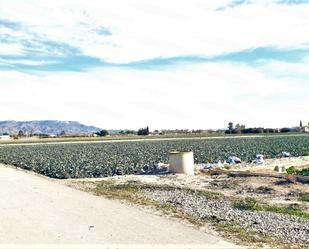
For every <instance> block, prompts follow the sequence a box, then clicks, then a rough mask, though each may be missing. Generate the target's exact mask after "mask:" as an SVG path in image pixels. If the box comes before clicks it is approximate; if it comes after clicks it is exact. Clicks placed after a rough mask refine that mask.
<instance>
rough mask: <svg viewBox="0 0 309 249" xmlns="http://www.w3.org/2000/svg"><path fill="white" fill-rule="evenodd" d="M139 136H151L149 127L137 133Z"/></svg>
mask: <svg viewBox="0 0 309 249" xmlns="http://www.w3.org/2000/svg"><path fill="white" fill-rule="evenodd" d="M137 135H139V136H148V135H149V127H148V126H147V127H146V128H141V129H139V130H138V131H137Z"/></svg>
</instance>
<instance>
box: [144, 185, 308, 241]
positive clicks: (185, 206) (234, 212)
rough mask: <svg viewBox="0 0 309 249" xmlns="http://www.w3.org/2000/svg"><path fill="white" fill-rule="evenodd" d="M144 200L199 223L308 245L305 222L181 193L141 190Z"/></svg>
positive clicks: (169, 190)
mask: <svg viewBox="0 0 309 249" xmlns="http://www.w3.org/2000/svg"><path fill="white" fill-rule="evenodd" d="M142 191H143V193H144V194H146V196H147V197H149V198H151V199H153V200H155V201H159V202H160V203H170V204H174V205H176V206H177V207H178V208H181V209H182V210H184V211H185V212H187V213H189V214H191V215H193V216H195V217H198V218H200V219H207V218H208V219H209V218H211V219H216V220H217V221H218V222H219V223H221V224H230V225H238V226H240V227H241V228H244V229H245V230H247V231H255V232H259V233H263V234H266V235H269V236H273V237H277V238H278V239H281V240H284V241H287V242H293V243H300V244H309V222H308V221H307V220H304V219H301V218H298V217H294V216H288V215H282V214H277V213H272V212H251V211H243V210H238V209H235V208H233V206H232V203H231V202H230V201H229V200H225V199H222V198H220V199H209V198H207V197H204V196H199V195H194V194H190V193H188V191H185V190H181V189H173V190H171V189H167V190H162V189H150V188H149V189H148V188H147V189H143V190H142Z"/></svg>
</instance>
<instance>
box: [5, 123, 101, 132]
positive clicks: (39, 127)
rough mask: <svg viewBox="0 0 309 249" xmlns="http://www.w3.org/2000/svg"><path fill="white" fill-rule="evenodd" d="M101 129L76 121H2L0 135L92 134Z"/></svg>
mask: <svg viewBox="0 0 309 249" xmlns="http://www.w3.org/2000/svg"><path fill="white" fill-rule="evenodd" d="M100 130H101V129H100V128H98V127H94V126H87V125H83V124H81V123H79V122H76V121H59V120H37V121H14V120H7V121H0V134H3V133H8V134H10V135H12V134H18V132H19V131H23V132H24V133H26V134H49V135H51V134H55V135H57V134H60V133H61V132H63V131H64V132H65V134H91V133H94V132H97V131H100Z"/></svg>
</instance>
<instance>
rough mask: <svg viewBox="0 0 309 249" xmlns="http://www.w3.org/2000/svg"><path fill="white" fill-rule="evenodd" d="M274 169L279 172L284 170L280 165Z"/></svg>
mask: <svg viewBox="0 0 309 249" xmlns="http://www.w3.org/2000/svg"><path fill="white" fill-rule="evenodd" d="M274 171H277V172H279V173H283V172H284V171H285V167H284V166H282V165H278V166H276V167H275V168H274Z"/></svg>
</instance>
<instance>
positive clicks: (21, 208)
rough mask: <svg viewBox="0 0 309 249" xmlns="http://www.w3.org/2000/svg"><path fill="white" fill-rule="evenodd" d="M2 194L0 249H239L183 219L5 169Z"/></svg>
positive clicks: (1, 175)
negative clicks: (50, 248) (66, 247)
mask: <svg viewBox="0 0 309 249" xmlns="http://www.w3.org/2000/svg"><path fill="white" fill-rule="evenodd" d="M0 196H1V198H0V248H1V245H2V246H3V245H4V244H20V245H21V244H23V245H27V244H28V245H30V244H49V245H51V244H54V245H55V244H58V245H60V244H109V245H111V244H114V245H115V244H122V245H132V244H135V245H140V246H142V247H143V248H146V245H161V247H160V248H162V246H163V245H165V244H173V245H178V246H177V248H182V246H184V245H185V244H186V245H191V246H190V247H186V246H184V248H195V247H196V248H206V247H207V248H238V247H235V246H234V245H233V244H230V243H228V242H225V241H223V240H222V239H221V238H218V237H215V236H213V235H208V234H206V233H204V232H202V231H198V230H196V229H194V228H191V227H189V226H187V225H185V224H183V223H180V222H178V221H175V220H172V219H168V218H166V217H161V216H158V215H155V214H150V213H148V212H145V211H143V210H141V209H139V208H136V207H132V206H129V205H127V204H122V203H120V202H118V201H113V200H107V199H104V198H101V197H96V196H92V195H90V194H88V193H84V192H80V191H78V190H75V189H72V188H69V187H66V186H63V185H61V184H59V183H57V182H53V181H51V180H49V179H46V178H44V177H40V176H37V175H34V174H30V173H26V172H23V171H21V170H15V169H13V168H10V167H5V166H3V165H0ZM143 245H144V246H143ZM61 247H62V246H61ZM8 248H9V247H8ZM84 248H85V247H84ZM149 248H155V247H149Z"/></svg>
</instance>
